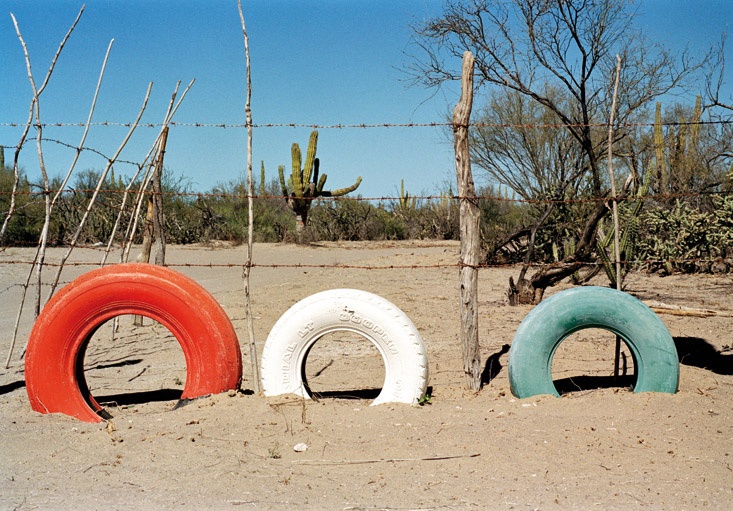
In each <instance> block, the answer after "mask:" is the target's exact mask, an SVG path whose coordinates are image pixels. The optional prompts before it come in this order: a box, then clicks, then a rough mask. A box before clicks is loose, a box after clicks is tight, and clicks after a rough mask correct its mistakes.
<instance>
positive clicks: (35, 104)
mask: <svg viewBox="0 0 733 511" xmlns="http://www.w3.org/2000/svg"><path fill="white" fill-rule="evenodd" d="M83 12H84V6H83V5H82V7H81V9H80V10H79V13H78V14H77V15H76V19H75V20H74V22H73V23H72V24H71V27H70V28H69V30H68V31H67V32H66V35H65V36H64V38H63V39H62V40H61V43H60V44H59V47H58V49H57V50H56V53H55V54H54V56H53V59H52V60H51V65H50V66H49V68H48V71H46V76H45V78H44V80H43V83H41V86H40V87H37V86H36V81H35V78H34V77H33V69H32V67H31V59H30V54H29V52H28V46H27V45H26V43H25V39H23V34H22V33H21V31H20V27H19V25H18V21H17V20H16V19H15V16H14V15H13V14H12V13H11V14H10V17H11V18H12V19H13V26H14V27H15V33H16V35H17V36H18V40H19V41H20V45H21V47H22V48H23V56H24V58H25V64H26V70H27V72H28V80H29V82H30V85H31V89H32V90H33V98H32V99H31V106H30V111H29V115H28V122H27V123H26V126H25V130H24V131H23V134H22V135H21V140H20V142H19V143H18V146H17V147H16V149H15V156H14V160H13V169H14V185H13V196H12V198H11V210H10V211H9V212H8V215H7V216H6V218H5V222H4V224H3V228H2V232H1V233H0V240H1V239H2V234H4V232H5V228H6V226H7V224H8V222H9V221H10V218H11V217H12V215H13V209H14V206H15V201H14V198H15V193H16V192H17V183H18V176H19V172H18V158H19V155H20V150H21V149H22V147H23V145H24V144H25V139H26V137H27V136H28V132H29V131H30V128H31V125H32V124H33V119H34V118H35V120H36V124H37V125H38V128H37V130H38V131H37V136H36V146H37V148H38V159H39V165H40V169H41V174H42V176H43V183H44V191H45V194H44V197H45V206H46V207H45V209H46V212H45V213H46V215H45V221H44V225H43V229H42V231H41V237H40V240H39V245H38V247H37V249H36V254H35V256H34V258H33V263H32V264H31V269H30V271H29V272H28V278H27V279H26V282H25V285H24V286H23V292H22V297H21V300H20V304H19V306H18V315H17V317H16V319H15V327H14V329H13V338H12V340H11V342H10V349H9V350H8V357H7V359H6V361H5V368H6V369H7V368H8V367H10V359H11V357H12V356H13V350H14V349H15V343H16V340H17V338H18V327H19V325H20V317H21V314H22V313H23V308H24V305H25V299H26V296H27V293H28V286H29V285H30V280H31V278H32V275H33V271H34V268H35V267H36V265H37V268H38V270H37V297H36V310H35V316H36V317H37V316H38V314H39V313H40V301H41V271H42V268H43V260H44V258H45V255H46V241H47V236H48V228H49V225H50V223H51V200H50V199H51V197H50V190H49V188H50V185H49V181H48V174H47V173H46V166H45V163H44V160H43V149H42V144H41V141H42V140H43V125H42V123H41V118H40V107H39V100H40V96H41V94H42V93H43V91H44V90H45V89H46V86H47V85H48V82H49V79H50V78H51V75H52V74H53V70H54V68H55V67H56V62H57V61H58V59H59V56H60V55H61V52H62V51H63V49H64V46H66V42H67V41H68V40H69V37H71V33H72V32H73V31H74V28H75V27H76V25H77V23H78V22H79V19H80V18H81V15H82V13H83Z"/></svg>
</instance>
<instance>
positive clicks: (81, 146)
mask: <svg viewBox="0 0 733 511" xmlns="http://www.w3.org/2000/svg"><path fill="white" fill-rule="evenodd" d="M114 42H115V40H114V39H112V40H111V41H110V42H109V45H108V46H107V53H105V55H104V60H103V61H102V69H101V70H100V72H99V78H98V79H97V87H96V88H95V89H94V96H93V97H92V105H91V107H90V108H89V115H88V116H87V122H86V124H85V125H84V133H82V136H81V140H80V141H79V145H78V146H77V147H76V153H75V154H74V159H73V160H72V162H71V165H70V166H69V170H68V171H67V172H66V176H64V179H63V181H62V182H61V185H60V186H59V189H58V190H57V191H56V195H54V197H53V200H52V201H51V209H52V210H53V208H54V206H55V205H56V202H58V200H59V198H60V197H61V194H62V193H63V191H64V188H66V184H67V183H68V182H69V179H70V178H71V174H72V173H73V172H74V168H76V164H77V162H78V161H79V156H80V155H81V152H82V151H83V150H84V142H85V141H86V139H87V135H88V134H89V128H90V126H91V124H92V117H93V116H94V110H95V108H96V106H97V98H98V97H99V89H101V87H102V79H103V78H104V71H105V69H106V68H107V61H108V60H109V54H110V51H112V44H113V43H114Z"/></svg>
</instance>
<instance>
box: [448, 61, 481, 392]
mask: <svg viewBox="0 0 733 511" xmlns="http://www.w3.org/2000/svg"><path fill="white" fill-rule="evenodd" d="M473 64H474V57H473V54H472V53H471V52H470V51H467V52H465V53H464V54H463V71H462V77H461V98H460V100H459V101H458V104H456V107H455V109H454V110H453V147H454V150H455V153H456V179H457V181H458V195H459V196H460V231H461V269H460V281H461V286H460V307H461V341H462V347H463V371H464V372H465V373H466V382H467V384H468V387H469V388H470V389H471V390H479V389H480V388H481V359H480V354H479V341H478V264H479V246H480V236H479V221H480V218H481V214H480V211H479V207H478V200H477V198H476V190H475V188H474V184H473V174H472V173H471V160H470V157H469V152H468V125H469V121H470V118H471V107H472V105H473Z"/></svg>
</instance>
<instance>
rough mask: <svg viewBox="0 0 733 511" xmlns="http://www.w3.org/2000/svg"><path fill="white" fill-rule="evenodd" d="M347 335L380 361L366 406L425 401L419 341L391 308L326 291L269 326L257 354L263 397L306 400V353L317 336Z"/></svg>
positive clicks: (355, 293) (366, 297) (357, 294)
mask: <svg viewBox="0 0 733 511" xmlns="http://www.w3.org/2000/svg"><path fill="white" fill-rule="evenodd" d="M332 332H352V333H357V334H359V335H360V336H362V337H364V338H366V339H367V340H369V341H371V342H372V343H373V344H374V346H376V347H377V349H378V350H379V352H380V354H381V355H382V359H383V361H384V369H385V379H384V385H383V386H382V391H381V392H380V393H379V395H378V396H377V398H376V399H375V400H374V401H373V402H372V405H377V404H381V403H410V404H415V403H417V402H418V401H419V400H420V399H421V398H422V397H424V396H425V392H426V390H427V383H428V360H427V355H426V353H425V347H424V345H423V342H422V338H421V337H420V334H419V333H418V331H417V329H416V328H415V326H414V325H413V324H412V321H410V319H409V318H408V317H407V316H406V315H405V314H404V312H402V311H401V310H400V309H399V308H398V307H397V306H395V305H394V304H392V303H390V302H389V301H387V300H385V299H384V298H382V297H380V296H377V295H375V294H372V293H368V292H366V291H360V290H356V289H332V290H329V291H323V292H321V293H316V294H314V295H311V296H309V297H307V298H305V299H303V300H301V301H299V302H298V303H296V304H295V305H293V306H292V307H291V308H290V309H288V310H287V311H286V312H285V314H283V315H282V317H281V318H280V319H279V320H278V321H277V323H275V326H274V327H273V328H272V330H271V332H270V335H269V336H268V338H267V341H266V342H265V347H264V349H263V352H262V364H261V373H262V388H263V390H264V393H265V395H266V396H276V395H280V394H297V395H299V396H302V397H304V398H310V397H311V396H310V394H309V392H308V387H307V382H306V380H305V375H304V368H305V361H306V359H307V357H308V352H309V351H310V349H311V348H312V347H313V345H314V344H315V343H316V342H317V341H318V340H319V339H321V338H322V337H323V336H325V335H327V334H329V333H332Z"/></svg>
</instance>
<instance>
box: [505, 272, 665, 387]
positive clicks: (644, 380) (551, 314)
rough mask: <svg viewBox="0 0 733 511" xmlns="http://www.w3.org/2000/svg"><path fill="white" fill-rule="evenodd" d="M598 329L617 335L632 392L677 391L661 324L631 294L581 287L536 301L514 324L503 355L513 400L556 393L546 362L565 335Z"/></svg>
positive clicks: (549, 364)
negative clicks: (629, 365) (630, 371)
mask: <svg viewBox="0 0 733 511" xmlns="http://www.w3.org/2000/svg"><path fill="white" fill-rule="evenodd" d="M588 328H600V329H604V330H608V331H610V332H613V333H614V334H616V335H618V336H620V337H621V338H622V339H623V340H624V341H625V343H626V345H627V346H628V347H629V349H630V350H631V352H632V357H633V359H634V363H635V367H636V374H637V381H636V385H635V386H634V392H668V393H674V392H676V391H677V386H678V382H679V360H678V357H677V351H676V348H675V345H674V341H673V339H672V336H671V335H670V333H669V331H668V330H667V328H666V326H665V325H664V323H663V322H662V321H661V320H660V319H659V317H658V316H657V315H656V314H655V313H654V312H653V311H652V310H651V309H649V307H647V306H646V305H644V304H643V303H642V302H641V301H639V300H638V299H636V298H634V297H633V296H631V295H629V294H627V293H624V292H621V291H617V290H615V289H611V288H603V287H595V286H587V287H579V288H573V289H569V290H565V291H561V292H560V293H557V294H555V295H553V296H552V297H550V298H548V299H547V300H545V301H543V302H542V303H540V304H539V305H538V306H537V307H535V308H534V309H533V310H532V311H530V313H529V314H528V315H527V316H526V317H525V319H524V320H523V321H522V323H521V324H520V325H519V328H518V329H517V332H516V334H515V336H514V340H513V341H512V346H511V349H510V351H509V383H510V387H511V390H512V393H513V394H514V395H515V396H517V397H529V396H533V395H537V394H552V395H555V396H557V395H559V394H558V392H557V390H556V389H555V386H554V384H553V381H552V360H553V357H554V355H555V352H556V350H557V348H558V346H559V345H560V343H562V342H563V341H564V340H565V339H566V338H567V337H568V336H570V335H572V334H573V333H575V332H577V331H579V330H584V329H588Z"/></svg>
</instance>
